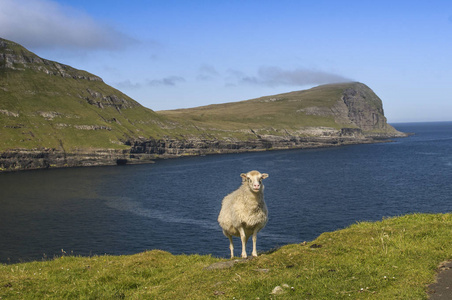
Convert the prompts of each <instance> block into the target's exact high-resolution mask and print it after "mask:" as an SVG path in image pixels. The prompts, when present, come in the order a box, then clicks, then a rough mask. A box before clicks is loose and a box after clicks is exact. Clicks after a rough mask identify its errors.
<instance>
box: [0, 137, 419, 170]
mask: <svg viewBox="0 0 452 300" xmlns="http://www.w3.org/2000/svg"><path fill="white" fill-rule="evenodd" d="M409 135H412V134H409V133H408V134H405V133H404V135H403V136H388V137H375V138H368V137H365V138H357V139H356V138H344V137H342V138H336V137H326V138H325V137H321V138H303V137H298V138H295V137H290V138H283V139H281V138H278V139H259V140H253V141H219V140H211V141H209V140H199V139H196V140H182V141H181V140H171V139H166V140H149V141H146V142H137V143H135V144H133V145H131V147H130V149H124V150H117V149H92V150H78V151H74V152H65V151H61V150H58V149H48V148H47V149H41V150H39V149H13V150H9V151H4V152H2V153H0V173H9V172H20V171H27V170H42V169H60V168H74V167H95V166H121V165H138V164H153V163H155V162H156V161H158V160H162V159H175V158H182V157H195V156H206V155H216V154H238V153H251V152H264V151H283V150H299V149H321V148H331V147H341V146H348V145H360V144H375V143H390V142H393V140H392V138H401V137H407V136H409Z"/></svg>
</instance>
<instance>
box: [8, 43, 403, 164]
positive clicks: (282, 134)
mask: <svg viewBox="0 0 452 300" xmlns="http://www.w3.org/2000/svg"><path fill="white" fill-rule="evenodd" d="M395 136H403V134H402V133H399V132H397V131H396V130H395V129H394V128H392V127H391V126H390V125H388V124H387V122H386V118H385V117H384V112H383V108H382V101H381V99H379V98H378V96H376V95H375V93H374V92H373V91H372V90H370V88H368V87H367V86H365V85H364V84H362V83H347V84H336V85H334V84H333V85H324V86H319V87H315V88H312V89H309V90H304V91H296V92H290V93H285V94H279V95H273V96H265V97H260V98H256V99H251V100H245V101H238V102H232V103H225V104H214V105H210V106H206V107H198V108H191V109H185V110H173V111H160V112H155V111H153V110H151V109H149V108H146V107H144V106H142V105H141V104H140V103H138V102H137V101H135V100H133V99H132V98H130V97H128V96H127V95H125V94H123V93H122V92H121V91H119V90H117V89H114V88H112V87H110V86H108V85H107V84H105V83H104V82H103V80H102V79H101V78H100V77H98V76H96V75H93V74H91V73H89V72H87V71H83V70H78V69H75V68H73V67H71V66H67V65H64V64H60V63H58V62H54V61H50V60H46V59H44V58H40V57H39V56H37V55H35V54H34V53H32V52H30V51H28V50H27V49H25V48H24V47H22V46H21V45H19V44H17V43H15V42H12V41H8V40H4V39H1V38H0V137H1V139H0V170H23V169H35V168H49V167H65V166H89V165H111V164H122V163H140V162H149V161H151V160H153V159H157V158H162V157H163V158H166V157H178V156H183V155H204V154H214V153H235V152H245V151H262V150H270V149H272V150H273V149H290V148H306V147H323V146H337V145H342V144H356V143H369V142H375V141H376V140H375V138H388V137H395Z"/></svg>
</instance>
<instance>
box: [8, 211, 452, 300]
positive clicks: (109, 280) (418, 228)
mask: <svg viewBox="0 0 452 300" xmlns="http://www.w3.org/2000/svg"><path fill="white" fill-rule="evenodd" d="M451 230H452V215H451V214H412V215H407V216H401V217H396V218H388V219H384V220H382V221H380V222H361V223H357V224H354V225H352V226H350V227H348V228H346V229H343V230H339V231H335V232H327V233H324V234H322V235H320V236H319V237H318V238H317V239H316V240H315V241H312V242H309V243H301V244H292V245H287V246H284V247H282V248H280V249H278V250H276V251H273V252H271V253H264V254H260V255H259V257H257V258H254V259H250V260H246V261H244V262H243V263H236V264H235V265H234V266H232V267H231V268H224V269H214V270H208V269H205V267H207V266H209V265H211V264H213V263H218V262H226V261H228V260H226V259H221V258H215V257H211V256H199V255H177V256H175V255H172V254H170V253H168V252H164V251H160V250H152V251H148V252H144V253H139V254H136V255H131V256H94V257H72V256H63V257H60V258H56V259H54V260H51V261H43V262H29V263H21V264H14V265H4V264H3V265H0V297H1V299H44V298H48V299H63V298H65V299H234V298H235V299H427V292H426V289H427V285H428V284H430V283H432V282H434V279H435V274H436V269H437V267H438V264H439V263H440V262H442V261H444V260H448V259H451V258H452V249H451V243H450V232H451ZM227 252H228V249H227V247H226V246H225V255H226V254H227ZM276 286H281V287H282V294H280V295H274V294H271V293H272V290H273V289H274V288H275V287H276ZM284 286H285V287H284Z"/></svg>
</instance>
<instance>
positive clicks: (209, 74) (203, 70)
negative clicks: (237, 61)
mask: <svg viewBox="0 0 452 300" xmlns="http://www.w3.org/2000/svg"><path fill="white" fill-rule="evenodd" d="M219 75H220V74H219V73H218V71H217V70H216V69H215V67H214V66H211V65H207V64H204V65H202V66H201V67H200V68H199V70H198V76H197V77H196V78H197V79H198V80H212V79H214V78H216V77H218V76H219Z"/></svg>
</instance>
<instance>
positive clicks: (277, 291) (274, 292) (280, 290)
mask: <svg viewBox="0 0 452 300" xmlns="http://www.w3.org/2000/svg"><path fill="white" fill-rule="evenodd" d="M282 293H284V289H283V288H282V287H280V286H279V285H277V286H275V288H274V289H273V290H272V292H271V294H272V295H281V294H282Z"/></svg>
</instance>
